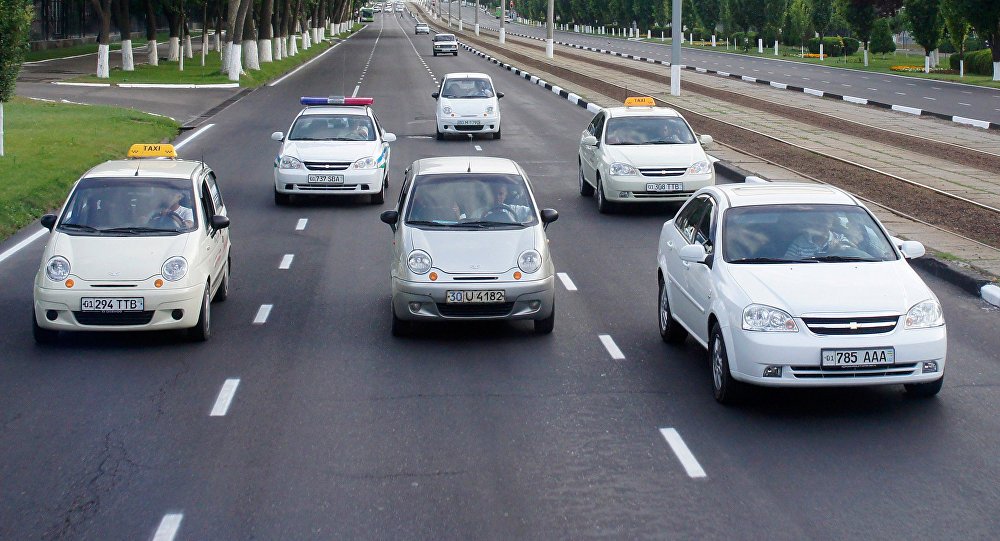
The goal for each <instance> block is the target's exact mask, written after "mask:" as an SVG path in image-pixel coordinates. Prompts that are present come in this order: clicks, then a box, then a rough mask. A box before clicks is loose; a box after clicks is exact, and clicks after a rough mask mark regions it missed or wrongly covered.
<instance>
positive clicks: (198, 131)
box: [174, 124, 215, 150]
mask: <svg viewBox="0 0 1000 541" xmlns="http://www.w3.org/2000/svg"><path fill="white" fill-rule="evenodd" d="M212 126H215V124H206V125H205V126H203V127H202V128H199V129H198V130H197V131H195V132H194V133H192V134H191V136H190V137H188V138H187V139H185V140H183V141H181V142H180V143H177V144H176V145H174V149H176V150H180V149H181V147H183V146H184V145H186V144H188V143H190V142H191V141H194V139H195V137H198V136H199V135H201V134H203V133H205V132H207V131H208V130H209V129H210V128H211V127H212Z"/></svg>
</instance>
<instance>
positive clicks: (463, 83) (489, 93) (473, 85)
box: [441, 79, 494, 99]
mask: <svg viewBox="0 0 1000 541" xmlns="http://www.w3.org/2000/svg"><path fill="white" fill-rule="evenodd" d="M493 96H494V93H493V85H492V84H491V83H490V81H489V80H488V79H448V80H447V81H445V82H444V88H443V89H442V91H441V97H442V98H450V99H465V98H492V97H493Z"/></svg>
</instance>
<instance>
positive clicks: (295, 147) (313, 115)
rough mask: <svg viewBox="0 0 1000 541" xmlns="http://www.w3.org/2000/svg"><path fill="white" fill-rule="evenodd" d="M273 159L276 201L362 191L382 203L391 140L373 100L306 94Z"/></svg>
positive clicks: (280, 137)
mask: <svg viewBox="0 0 1000 541" xmlns="http://www.w3.org/2000/svg"><path fill="white" fill-rule="evenodd" d="M300 102H301V103H302V105H305V106H306V107H305V109H302V111H300V112H299V114H298V115H296V117H295V120H293V121H292V125H291V127H289V128H288V134H287V135H286V134H284V133H282V132H280V131H277V132H274V133H272V134H271V139H272V140H274V141H279V142H281V150H279V151H278V155H277V157H276V158H275V159H274V203H275V204H276V205H284V204H287V203H288V202H289V201H290V200H291V196H292V195H363V194H367V195H369V196H371V202H372V203H373V204H376V205H381V204H382V203H384V202H385V192H386V189H387V188H388V187H389V173H388V166H389V143H391V142H393V141H395V140H396V135H395V134H392V133H389V132H386V131H385V130H384V129H383V128H382V124H381V123H379V120H378V117H377V116H376V115H375V111H373V110H372V108H371V105H372V104H373V103H375V100H374V99H373V98H345V97H337V96H334V97H329V98H316V97H303V98H301V100H300Z"/></svg>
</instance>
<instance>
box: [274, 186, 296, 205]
mask: <svg viewBox="0 0 1000 541" xmlns="http://www.w3.org/2000/svg"><path fill="white" fill-rule="evenodd" d="M291 200H292V196H290V195H288V194H287V193H281V192H279V191H278V189H277V188H275V190H274V204H275V205H277V206H279V207H280V206H283V205H287V204H288V203H290V202H291Z"/></svg>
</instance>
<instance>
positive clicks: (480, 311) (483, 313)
mask: <svg viewBox="0 0 1000 541" xmlns="http://www.w3.org/2000/svg"><path fill="white" fill-rule="evenodd" d="M437 309H438V312H440V313H441V315H442V316H444V317H498V316H506V315H507V314H509V313H510V311H511V310H513V309H514V303H512V302H501V303H496V304H444V303H440V302H439V303H437Z"/></svg>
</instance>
